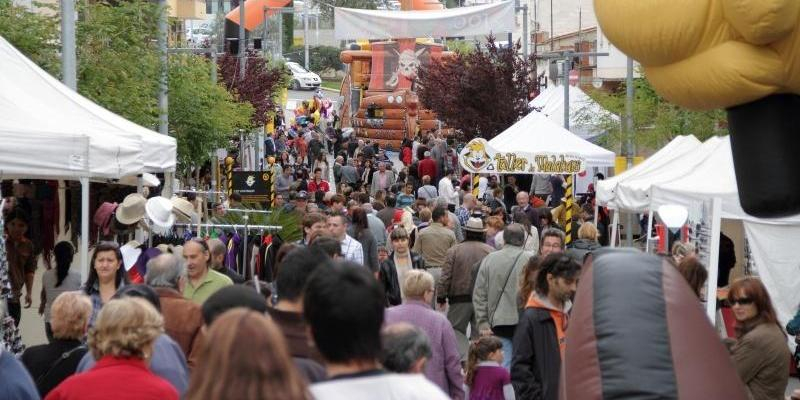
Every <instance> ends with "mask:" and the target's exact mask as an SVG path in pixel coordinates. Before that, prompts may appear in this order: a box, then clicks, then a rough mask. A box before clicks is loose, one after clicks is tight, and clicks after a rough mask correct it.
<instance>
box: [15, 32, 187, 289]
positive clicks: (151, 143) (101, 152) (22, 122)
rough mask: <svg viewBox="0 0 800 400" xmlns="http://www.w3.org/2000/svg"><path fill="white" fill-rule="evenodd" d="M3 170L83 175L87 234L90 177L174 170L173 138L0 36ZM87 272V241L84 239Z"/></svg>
mask: <svg viewBox="0 0 800 400" xmlns="http://www.w3.org/2000/svg"><path fill="white" fill-rule="evenodd" d="M0 59H2V60H3V62H2V63H0V141H2V143H3V150H2V151H0V175H2V177H3V178H42V179H65V180H80V181H81V184H82V191H81V198H82V205H81V211H82V221H81V236H82V238H84V239H85V238H87V237H88V230H89V229H88V227H89V223H88V221H89V216H88V214H89V207H88V199H89V181H90V180H109V179H110V180H118V179H122V178H124V177H126V176H127V177H129V176H137V175H140V174H142V173H143V172H145V171H150V172H167V171H174V170H175V161H176V150H177V143H176V141H175V139H174V138H171V137H168V136H164V135H159V134H157V133H156V132H153V131H151V130H148V129H146V128H144V127H141V126H139V125H136V124H134V123H133V122H130V121H127V120H125V119H124V118H122V117H119V116H117V115H116V114H114V113H112V112H110V111H108V110H106V109H104V108H102V107H100V106H98V105H97V104H95V103H93V102H92V101H90V100H88V99H86V98H84V97H83V96H81V95H79V94H78V93H75V92H74V91H72V90H71V89H69V88H67V87H66V86H64V85H63V84H62V83H61V82H59V81H58V80H56V79H55V78H53V77H52V76H50V75H49V74H48V73H47V72H45V71H44V70H42V69H41V68H39V67H38V66H37V65H36V64H34V63H33V62H32V61H30V60H29V59H27V58H26V57H25V56H24V55H23V54H22V53H20V52H19V51H18V50H17V49H15V48H14V47H13V46H12V45H11V44H10V43H8V41H6V40H5V39H4V38H2V37H0ZM80 250H81V260H82V270H81V272H82V275H83V277H85V276H86V274H87V273H88V260H87V256H88V241H87V240H83V241H82V245H81V249H80Z"/></svg>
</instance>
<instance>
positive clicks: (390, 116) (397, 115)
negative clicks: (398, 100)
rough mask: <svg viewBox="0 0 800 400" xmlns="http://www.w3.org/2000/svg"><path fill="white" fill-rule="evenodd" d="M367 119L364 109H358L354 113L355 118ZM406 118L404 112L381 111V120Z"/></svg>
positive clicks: (395, 110)
mask: <svg viewBox="0 0 800 400" xmlns="http://www.w3.org/2000/svg"><path fill="white" fill-rule="evenodd" d="M366 117H367V110H366V109H363V108H362V109H359V110H358V112H357V113H356V118H366ZM405 117H406V110H400V109H392V108H390V109H388V110H383V118H385V119H403V118H405Z"/></svg>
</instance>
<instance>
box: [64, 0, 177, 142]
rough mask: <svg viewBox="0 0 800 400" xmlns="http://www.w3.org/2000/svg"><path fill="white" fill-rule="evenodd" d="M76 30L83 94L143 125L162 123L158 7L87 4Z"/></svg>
mask: <svg viewBox="0 0 800 400" xmlns="http://www.w3.org/2000/svg"><path fill="white" fill-rule="evenodd" d="M80 11H81V14H82V15H83V19H82V20H81V21H80V23H79V24H78V26H77V40H78V44H79V45H78V91H79V92H80V93H81V94H82V95H84V96H86V97H88V98H90V99H92V100H93V101H95V102H96V103H98V104H100V105H102V106H103V107H106V108H108V109H109V110H111V111H113V112H115V113H117V114H119V115H121V116H123V117H125V118H127V119H129V120H131V121H134V122H136V123H138V124H140V125H143V126H146V127H150V128H154V127H155V126H156V124H157V123H158V97H157V93H158V77H159V71H160V68H161V67H160V65H161V63H160V62H159V57H158V49H157V38H158V16H159V7H158V5H156V4H155V3H152V2H149V1H144V0H132V1H124V2H118V3H117V4H115V5H114V6H111V5H108V4H106V3H101V2H87V3H82V6H80Z"/></svg>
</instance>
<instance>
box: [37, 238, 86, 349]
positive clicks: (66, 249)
mask: <svg viewBox="0 0 800 400" xmlns="http://www.w3.org/2000/svg"><path fill="white" fill-rule="evenodd" d="M53 255H54V258H55V260H56V267H55V268H51V269H48V270H47V271H45V273H44V274H43V275H42V294H41V302H40V303H39V315H44V331H45V333H46V334H47V340H48V341H50V342H52V341H53V329H52V326H51V325H50V308H51V307H52V305H53V301H55V299H56V297H58V295H59V294H61V293H63V292H70V291H73V290H78V289H80V287H81V275H80V274H79V273H77V272H71V271H70V270H69V268H70V266H71V265H72V258H73V257H74V255H75V249H74V248H73V247H72V244H71V243H70V242H58V243H57V244H56V246H55V248H54V249H53Z"/></svg>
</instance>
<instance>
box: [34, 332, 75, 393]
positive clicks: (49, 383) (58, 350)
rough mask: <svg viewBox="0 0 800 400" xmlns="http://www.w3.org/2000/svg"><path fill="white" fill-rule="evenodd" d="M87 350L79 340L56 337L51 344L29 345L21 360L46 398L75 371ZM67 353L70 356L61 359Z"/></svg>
mask: <svg viewBox="0 0 800 400" xmlns="http://www.w3.org/2000/svg"><path fill="white" fill-rule="evenodd" d="M72 350H74V351H72ZM70 351H72V352H71V353H70ZM86 352H87V349H86V347H85V346H81V342H79V341H77V340H63V339H55V340H53V342H52V343H49V344H43V345H39V346H33V347H29V348H28V349H27V350H25V352H24V353H22V358H21V359H20V361H22V363H23V364H24V365H25V368H27V369H28V372H30V374H31V377H32V378H33V381H34V382H36V388H37V389H39V394H40V395H41V396H42V398H45V396H47V394H48V393H50V391H51V390H53V389H55V387H56V386H58V385H59V384H60V383H61V382H62V381H64V380H65V379H67V378H69V377H70V376H72V375H73V374H74V373H75V370H76V369H77V368H78V363H79V362H80V361H81V358H83V355H84V354H86ZM65 354H66V355H68V357H67V358H66V359H63V360H59V359H60V358H61V357H62V355H65ZM45 375H46V376H45Z"/></svg>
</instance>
